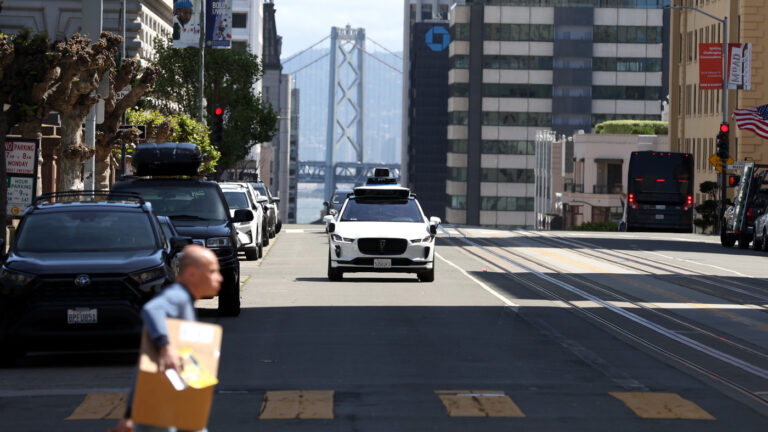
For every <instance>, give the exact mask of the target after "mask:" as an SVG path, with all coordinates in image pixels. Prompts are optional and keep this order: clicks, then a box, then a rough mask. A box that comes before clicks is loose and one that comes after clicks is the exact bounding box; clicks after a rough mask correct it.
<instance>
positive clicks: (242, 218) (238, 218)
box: [232, 209, 253, 222]
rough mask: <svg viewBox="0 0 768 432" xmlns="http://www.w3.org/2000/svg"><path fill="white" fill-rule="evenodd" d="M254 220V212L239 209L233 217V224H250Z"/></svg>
mask: <svg viewBox="0 0 768 432" xmlns="http://www.w3.org/2000/svg"><path fill="white" fill-rule="evenodd" d="M252 220H253V212H252V211H250V210H248V209H237V210H235V215H234V216H233V217H232V222H250V221H252Z"/></svg>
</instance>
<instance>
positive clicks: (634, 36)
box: [450, 23, 663, 43]
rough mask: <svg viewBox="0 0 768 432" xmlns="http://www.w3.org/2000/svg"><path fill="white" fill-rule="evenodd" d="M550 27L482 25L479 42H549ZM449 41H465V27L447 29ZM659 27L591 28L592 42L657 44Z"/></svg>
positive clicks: (467, 32)
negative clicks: (448, 30) (481, 38)
mask: <svg viewBox="0 0 768 432" xmlns="http://www.w3.org/2000/svg"><path fill="white" fill-rule="evenodd" d="M553 29H554V26H553V25H552V24H529V23H523V24H485V25H484V26H483V40H487V41H531V42H552V40H553V37H552V35H553ZM450 33H451V40H457V41H468V40H469V24H467V23H458V24H454V25H453V26H451V32H450ZM662 35H663V27H661V26H617V25H610V26H601V25H598V26H594V30H593V34H592V40H593V41H594V42H598V43H661V42H662Z"/></svg>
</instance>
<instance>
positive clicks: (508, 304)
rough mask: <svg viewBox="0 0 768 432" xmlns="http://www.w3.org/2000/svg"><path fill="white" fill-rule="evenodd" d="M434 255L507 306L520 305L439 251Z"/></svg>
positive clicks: (516, 306)
mask: <svg viewBox="0 0 768 432" xmlns="http://www.w3.org/2000/svg"><path fill="white" fill-rule="evenodd" d="M435 256H436V257H438V258H440V259H441V260H443V261H445V262H447V263H448V264H450V265H451V266H452V267H454V268H456V270H458V271H459V272H461V274H463V275H464V276H466V277H467V278H469V280H471V281H472V282H474V283H476V284H478V285H480V287H481V288H482V289H484V290H486V291H487V292H488V293H490V294H491V295H493V296H494V297H496V298H497V299H499V300H501V301H502V302H504V304H506V305H507V306H509V307H511V308H515V310H517V308H518V307H519V306H520V305H518V304H517V303H515V302H513V301H512V300H510V299H508V298H506V297H504V296H503V295H501V294H499V292H497V291H496V290H494V289H493V288H491V287H489V286H488V285H486V284H484V283H483V282H481V281H480V280H479V279H477V278H475V277H474V276H472V275H470V274H469V273H467V272H466V271H465V270H464V269H463V268H461V267H459V266H457V265H456V264H454V263H452V262H450V261H448V260H447V259H446V258H444V257H443V256H442V255H440V254H439V253H437V252H435Z"/></svg>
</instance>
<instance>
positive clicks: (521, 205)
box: [480, 197, 533, 211]
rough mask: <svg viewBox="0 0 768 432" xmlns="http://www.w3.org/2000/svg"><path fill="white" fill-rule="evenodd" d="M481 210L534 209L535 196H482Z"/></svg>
mask: <svg viewBox="0 0 768 432" xmlns="http://www.w3.org/2000/svg"><path fill="white" fill-rule="evenodd" d="M480 210H495V211H533V197H480Z"/></svg>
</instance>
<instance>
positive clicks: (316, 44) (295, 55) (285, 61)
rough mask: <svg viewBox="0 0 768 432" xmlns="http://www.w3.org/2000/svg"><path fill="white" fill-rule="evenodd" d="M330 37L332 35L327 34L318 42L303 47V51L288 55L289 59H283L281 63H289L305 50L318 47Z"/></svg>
mask: <svg viewBox="0 0 768 432" xmlns="http://www.w3.org/2000/svg"><path fill="white" fill-rule="evenodd" d="M330 37H331V35H328V36H326V37H324V38H322V39H320V40H319V41H317V42H315V43H314V44H312V45H310V46H309V47H308V48H305V49H303V50H301V51H299V52H297V53H296V54H294V55H292V56H290V57H288V58H287V59H285V60H282V61H281V63H282V64H286V63H288V62H289V61H291V60H293V59H295V58H296V57H298V56H300V55H302V54H304V53H305V52H307V51H309V50H311V49H312V48H314V47H316V46H318V45H320V44H321V43H323V42H325V40H326V39H328V38H330Z"/></svg>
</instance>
